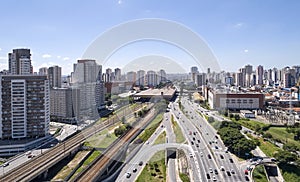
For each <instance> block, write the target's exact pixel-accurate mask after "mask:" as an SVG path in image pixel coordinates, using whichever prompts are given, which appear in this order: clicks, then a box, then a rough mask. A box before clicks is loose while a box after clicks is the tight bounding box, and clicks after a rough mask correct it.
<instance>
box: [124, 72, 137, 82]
mask: <svg viewBox="0 0 300 182" xmlns="http://www.w3.org/2000/svg"><path fill="white" fill-rule="evenodd" d="M126 80H127V82H131V83H135V82H136V72H134V71H129V72H128V73H127V74H126Z"/></svg>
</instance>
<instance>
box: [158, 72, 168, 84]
mask: <svg viewBox="0 0 300 182" xmlns="http://www.w3.org/2000/svg"><path fill="white" fill-rule="evenodd" d="M166 82H167V73H166V71H165V70H163V69H161V70H159V71H158V73H157V83H158V84H159V83H166Z"/></svg>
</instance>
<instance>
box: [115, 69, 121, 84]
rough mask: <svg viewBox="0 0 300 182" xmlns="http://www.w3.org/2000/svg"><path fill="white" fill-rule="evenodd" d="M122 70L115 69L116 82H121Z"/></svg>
mask: <svg viewBox="0 0 300 182" xmlns="http://www.w3.org/2000/svg"><path fill="white" fill-rule="evenodd" d="M121 76H122V75H121V69H120V68H116V69H115V81H121Z"/></svg>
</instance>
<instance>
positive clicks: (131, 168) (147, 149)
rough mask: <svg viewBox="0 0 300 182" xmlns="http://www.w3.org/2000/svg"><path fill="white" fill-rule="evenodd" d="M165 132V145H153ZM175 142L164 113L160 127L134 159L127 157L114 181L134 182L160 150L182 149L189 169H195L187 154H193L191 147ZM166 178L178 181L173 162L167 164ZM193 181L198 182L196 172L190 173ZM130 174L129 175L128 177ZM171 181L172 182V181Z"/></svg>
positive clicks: (167, 115)
mask: <svg viewBox="0 0 300 182" xmlns="http://www.w3.org/2000/svg"><path fill="white" fill-rule="evenodd" d="M163 131H166V134H167V135H166V138H167V141H166V142H167V143H166V144H159V145H153V144H154V141H155V140H156V139H157V137H158V136H159V135H160V134H161V133H162V132H163ZM175 142H176V136H175V135H174V132H173V129H172V127H171V115H170V113H166V114H165V115H164V120H163V122H162V123H161V125H160V127H158V128H157V129H156V131H155V132H154V134H153V135H152V136H151V137H150V138H149V139H148V140H147V141H146V142H145V144H144V145H143V146H142V147H141V149H140V150H139V151H138V153H136V154H135V156H134V157H132V158H130V157H128V158H127V159H126V160H125V165H124V167H123V168H122V171H121V173H120V175H119V177H118V178H117V180H116V181H122V182H123V181H128V182H129V181H135V180H136V179H137V177H138V176H139V174H140V173H141V171H142V170H143V168H144V167H145V164H146V163H147V162H148V161H149V160H150V159H151V157H152V156H153V155H154V154H155V153H156V152H158V151H160V150H165V149H168V148H178V149H180V148H181V149H183V150H184V152H185V153H186V155H187V156H188V159H189V161H188V162H189V164H190V166H191V169H196V168H197V167H196V163H195V161H194V160H193V159H192V158H189V154H190V153H192V152H193V150H192V147H191V146H190V145H186V144H178V143H175ZM168 172H169V173H168V178H169V180H170V181H174V179H176V180H175V181H178V175H177V172H176V166H175V163H174V161H173V162H172V161H171V162H170V163H169V166H168ZM190 172H191V176H192V179H193V181H200V178H199V174H198V172H196V171H192V170H191V171H190ZM128 173H130V175H128ZM172 179H173V180H172Z"/></svg>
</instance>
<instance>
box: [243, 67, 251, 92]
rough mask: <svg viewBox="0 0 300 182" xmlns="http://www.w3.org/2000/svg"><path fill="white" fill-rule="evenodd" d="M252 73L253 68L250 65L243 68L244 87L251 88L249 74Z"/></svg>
mask: <svg viewBox="0 0 300 182" xmlns="http://www.w3.org/2000/svg"><path fill="white" fill-rule="evenodd" d="M252 72H253V67H252V65H249V64H248V65H246V66H245V80H244V83H245V86H246V87H250V86H252V84H251V74H252Z"/></svg>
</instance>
